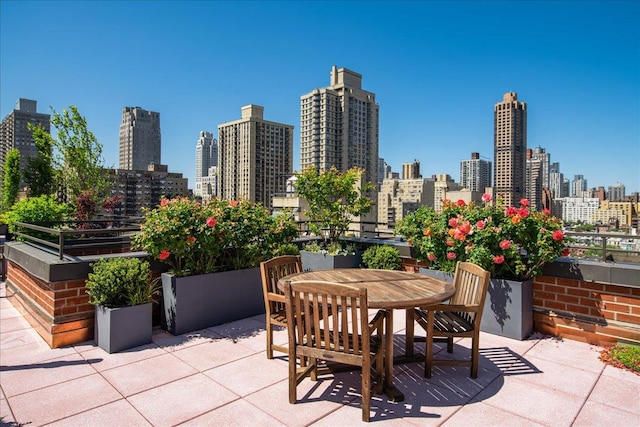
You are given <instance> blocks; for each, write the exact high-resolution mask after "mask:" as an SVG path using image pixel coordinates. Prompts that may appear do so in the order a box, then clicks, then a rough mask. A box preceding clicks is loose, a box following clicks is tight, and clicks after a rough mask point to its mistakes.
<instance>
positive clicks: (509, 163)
mask: <svg viewBox="0 0 640 427" xmlns="http://www.w3.org/2000/svg"><path fill="white" fill-rule="evenodd" d="M493 129H494V137H493V141H494V145H493V146H494V157H493V162H494V164H493V167H494V177H495V178H494V196H501V197H502V199H503V200H504V203H505V204H506V205H507V206H512V205H514V204H518V203H519V201H520V199H522V198H523V197H525V189H526V187H525V178H526V155H527V153H526V151H527V104H526V103H525V102H521V101H518V95H517V94H516V93H515V92H507V93H505V94H504V96H503V99H502V102H498V103H497V104H495V106H494V109H493Z"/></svg>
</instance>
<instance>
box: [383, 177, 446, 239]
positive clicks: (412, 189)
mask: <svg viewBox="0 0 640 427" xmlns="http://www.w3.org/2000/svg"><path fill="white" fill-rule="evenodd" d="M434 184H435V179H434V178H429V179H424V178H403V179H397V178H395V179H394V178H385V179H384V180H383V181H382V185H381V186H380V191H378V203H377V210H378V227H379V228H380V229H392V228H394V227H395V225H396V223H397V222H398V221H400V220H401V219H403V218H404V217H405V216H406V215H407V214H409V213H411V212H414V211H416V210H417V209H418V208H420V206H433V198H434Z"/></svg>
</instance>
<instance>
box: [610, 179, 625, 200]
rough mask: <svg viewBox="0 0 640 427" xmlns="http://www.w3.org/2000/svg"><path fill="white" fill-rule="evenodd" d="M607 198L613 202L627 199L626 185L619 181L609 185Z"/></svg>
mask: <svg viewBox="0 0 640 427" xmlns="http://www.w3.org/2000/svg"><path fill="white" fill-rule="evenodd" d="M607 199H608V200H611V201H612V202H618V201H622V200H624V199H625V187H624V185H622V184H621V183H619V182H616V183H615V184H614V185H610V186H609V190H608V191H607Z"/></svg>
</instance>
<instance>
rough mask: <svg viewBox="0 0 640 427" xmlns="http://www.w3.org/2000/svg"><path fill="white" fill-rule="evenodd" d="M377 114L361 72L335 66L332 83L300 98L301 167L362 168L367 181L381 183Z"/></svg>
mask: <svg viewBox="0 0 640 427" xmlns="http://www.w3.org/2000/svg"><path fill="white" fill-rule="evenodd" d="M378 113H379V106H378V104H377V103H376V96H375V94H373V93H371V92H367V91H364V90H362V75H360V74H358V73H355V72H353V71H350V70H348V69H346V68H336V66H335V65H334V66H333V67H332V68H331V85H330V86H328V87H325V88H322V89H315V90H313V91H312V92H310V93H308V94H307V95H304V96H302V97H301V98H300V167H301V169H303V170H304V169H305V168H308V167H315V168H317V169H318V170H320V171H324V170H327V169H329V168H330V167H331V166H335V167H336V168H337V169H338V170H340V171H343V172H344V171H346V170H348V169H349V168H351V167H360V168H363V169H365V170H366V174H365V179H366V181H368V182H372V183H376V182H378V181H379V179H378V177H377V172H378Z"/></svg>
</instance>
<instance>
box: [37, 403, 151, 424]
mask: <svg viewBox="0 0 640 427" xmlns="http://www.w3.org/2000/svg"><path fill="white" fill-rule="evenodd" d="M67 426H91V427H113V426H127V427H145V426H151V424H150V423H149V422H148V421H147V420H145V418H144V417H143V416H142V415H140V413H139V412H138V411H137V410H136V409H135V408H134V407H133V406H131V404H130V403H129V402H128V401H127V400H125V399H120V400H117V401H115V402H112V403H108V404H106V405H103V406H99V407H97V408H95V409H90V410H88V411H86V412H82V413H80V414H77V415H72V416H70V417H68V418H64V419H62V420H60V421H56V422H54V423H51V424H47V427H67Z"/></svg>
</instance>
